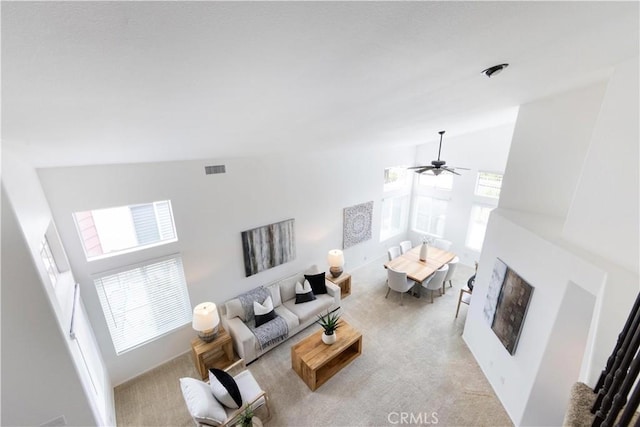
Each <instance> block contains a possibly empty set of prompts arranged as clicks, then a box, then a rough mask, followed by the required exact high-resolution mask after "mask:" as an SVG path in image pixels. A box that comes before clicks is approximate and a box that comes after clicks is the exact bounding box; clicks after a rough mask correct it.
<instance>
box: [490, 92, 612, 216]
mask: <svg viewBox="0 0 640 427" xmlns="http://www.w3.org/2000/svg"><path fill="white" fill-rule="evenodd" d="M604 89H605V84H604V83H601V84H596V85H592V86H588V87H584V88H580V89H576V90H573V91H571V92H566V93H563V94H560V95H556V96H551V97H548V98H545V99H542V100H539V101H536V102H531V103H529V104H525V105H522V106H520V111H519V112H518V121H517V125H516V127H515V130H514V132H513V143H512V145H511V153H510V155H509V163H508V164H507V168H506V170H505V179H504V182H503V183H502V193H501V195H500V203H499V206H500V207H501V208H506V209H516V210H521V211H525V212H535V213H540V214H545V215H551V216H554V217H558V218H564V217H565V216H566V214H567V211H568V210H569V204H570V203H571V199H572V197H573V192H574V191H575V187H576V184H577V182H578V178H579V175H580V170H581V169H582V164H583V162H584V158H585V155H586V152H587V148H588V146H589V141H590V139H591V134H592V132H593V127H594V124H595V121H596V117H597V115H598V111H599V110H600V104H601V102H602V96H603V93H604Z"/></svg>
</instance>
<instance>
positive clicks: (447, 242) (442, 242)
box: [433, 239, 453, 251]
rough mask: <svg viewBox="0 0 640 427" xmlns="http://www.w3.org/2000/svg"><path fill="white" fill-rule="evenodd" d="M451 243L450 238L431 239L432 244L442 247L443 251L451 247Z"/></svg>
mask: <svg viewBox="0 0 640 427" xmlns="http://www.w3.org/2000/svg"><path fill="white" fill-rule="evenodd" d="M452 244H453V243H452V242H451V241H450V240H445V239H435V240H434V241H433V246H435V247H436V248H439V249H442V250H443V251H448V250H449V249H450V248H451V245H452Z"/></svg>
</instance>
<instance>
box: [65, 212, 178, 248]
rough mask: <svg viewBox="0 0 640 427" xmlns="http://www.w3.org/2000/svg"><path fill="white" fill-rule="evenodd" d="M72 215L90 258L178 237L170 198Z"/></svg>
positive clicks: (167, 241)
mask: <svg viewBox="0 0 640 427" xmlns="http://www.w3.org/2000/svg"><path fill="white" fill-rule="evenodd" d="M73 216H74V218H75V221H76V226H77V229H78V234H79V235H80V240H81V241H82V245H83V247H84V251H85V254H86V256H87V260H88V261H89V260H93V259H99V258H105V257H108V256H112V255H116V254H119V253H123V252H132V251H136V250H140V249H144V248H147V247H150V246H156V245H160V244H164V243H169V242H175V241H176V240H178V239H177V235H176V229H175V224H174V222H173V213H172V210H171V201H169V200H163V201H159V202H153V203H144V204H139V205H129V206H119V207H115V208H106V209H95V210H91V211H83V212H75V213H74V214H73Z"/></svg>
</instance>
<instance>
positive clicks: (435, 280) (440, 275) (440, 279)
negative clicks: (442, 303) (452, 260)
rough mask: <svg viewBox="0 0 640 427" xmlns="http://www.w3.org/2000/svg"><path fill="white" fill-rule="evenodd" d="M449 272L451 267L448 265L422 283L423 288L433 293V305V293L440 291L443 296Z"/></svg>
mask: <svg viewBox="0 0 640 427" xmlns="http://www.w3.org/2000/svg"><path fill="white" fill-rule="evenodd" d="M447 271H449V266H448V265H447V264H445V265H443V266H442V267H440V268H439V269H438V270H436V272H435V273H433V274H432V275H431V277H429V278H428V279H427V280H425V281H424V282H422V287H423V288H425V289H428V290H430V291H431V303H432V304H433V291H435V290H438V291H440V295H442V286H443V285H442V284H443V283H444V278H445V276H446V275H447Z"/></svg>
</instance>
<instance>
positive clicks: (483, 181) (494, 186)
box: [475, 172, 502, 199]
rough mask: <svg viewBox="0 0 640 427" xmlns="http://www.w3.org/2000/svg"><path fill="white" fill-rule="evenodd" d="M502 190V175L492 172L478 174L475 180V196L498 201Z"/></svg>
mask: <svg viewBox="0 0 640 427" xmlns="http://www.w3.org/2000/svg"><path fill="white" fill-rule="evenodd" d="M501 188H502V174H499V173H492V172H478V178H477V179H476V190H475V195H476V196H483V197H491V198H494V199H498V198H499V197H500V189H501Z"/></svg>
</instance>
